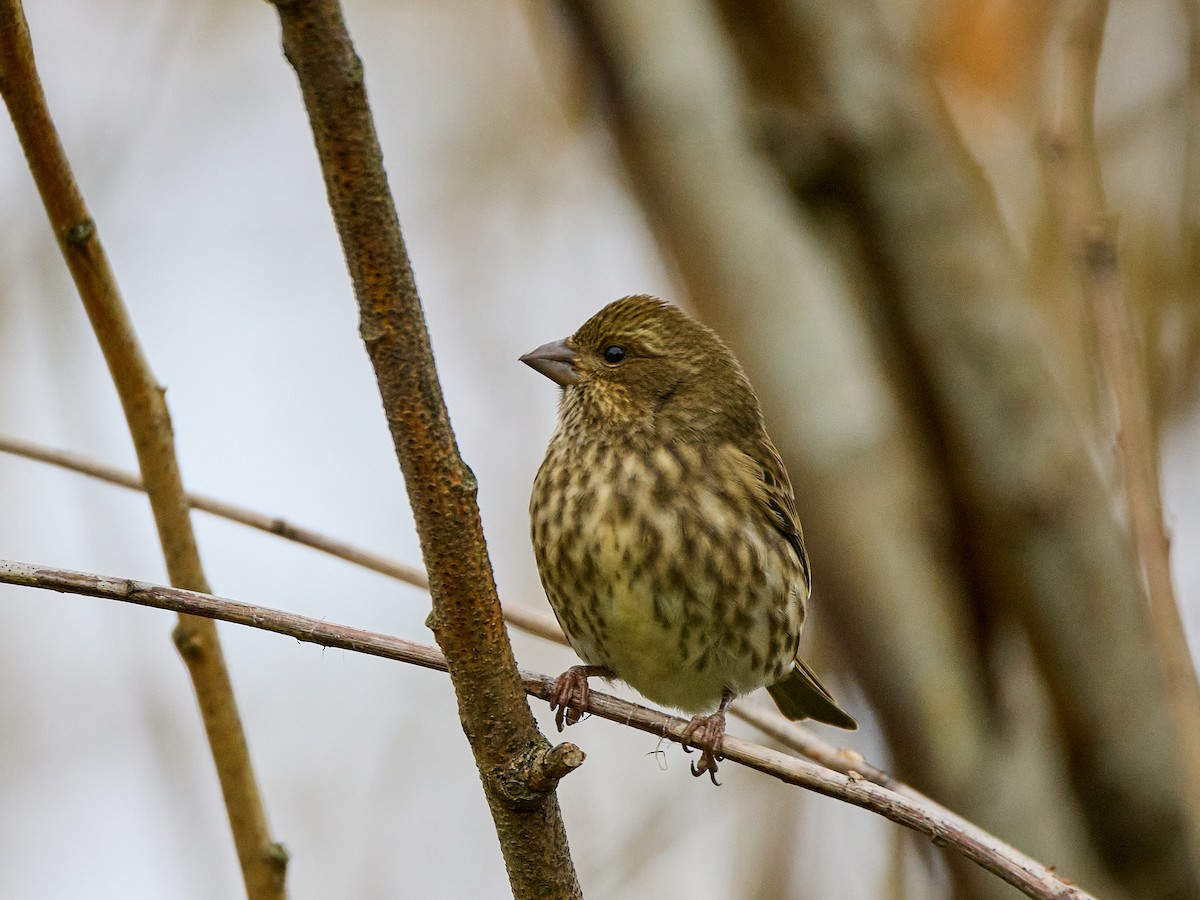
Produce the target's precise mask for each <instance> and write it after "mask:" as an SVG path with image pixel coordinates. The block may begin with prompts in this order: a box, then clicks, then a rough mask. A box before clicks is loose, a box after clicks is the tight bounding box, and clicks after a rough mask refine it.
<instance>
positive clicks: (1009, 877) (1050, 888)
mask: <svg viewBox="0 0 1200 900" xmlns="http://www.w3.org/2000/svg"><path fill="white" fill-rule="evenodd" d="M0 583H4V584H16V585H22V586H25V587H33V588H40V589H43V590H51V591H60V592H63V593H71V594H83V595H85V596H90V597H100V598H103V599H107V600H119V601H122V602H126V603H135V604H138V605H140V606H149V607H153V608H155V609H166V610H172V611H176V612H186V613H188V614H191V615H197V616H212V617H213V618H218V619H221V620H223V621H226V622H233V623H235V624H238V625H246V626H249V627H251V628H259V629H262V630H264V631H271V632H274V633H276V634H285V635H288V636H290V637H294V638H296V640H299V641H305V642H307V643H314V644H320V645H321V646H324V647H336V648H339V649H342V650H350V651H352V652H355V653H365V654H368V655H370V656H379V657H383V658H385V659H392V660H396V661H399V662H406V663H409V664H411V665H417V666H422V667H424V668H427V669H436V670H438V671H441V672H445V671H447V669H448V666H447V660H446V657H445V656H443V655H442V654H441V653H439V652H438V651H437V650H436V649H434V648H433V647H428V646H425V645H422V644H418V643H415V642H413V641H406V640H403V639H401V638H396V637H391V636H388V635H382V634H376V633H373V632H369V631H363V630H360V629H357V628H349V627H347V626H344V625H335V624H332V623H330V622H326V621H323V620H320V619H311V618H308V617H307V616H300V615H296V614H294V613H289V612H282V611H280V610H275V609H270V608H268V607H264V606H254V605H251V604H248V603H240V602H238V601H236V600H227V599H224V598H221V597H213V596H211V595H208V594H201V593H196V592H194V591H185V590H180V589H178V588H169V587H163V586H161V585H155V584H149V583H147V582H142V581H134V580H132V579H128V578H108V577H105V576H101V575H92V574H88V573H84V572H73V571H69V570H66V569H54V568H48V567H43V566H33V565H29V564H28V563H21V562H13V561H9V560H0ZM519 678H520V683H521V685H522V690H524V691H525V692H527V693H528V694H529V695H531V696H533V697H537V698H538V699H540V700H547V701H548V700H549V698H550V695H551V694H552V693H553V691H554V679H553V678H550V677H549V676H547V675H541V674H537V673H533V672H525V671H521V672H519ZM587 711H588V712H591V713H593V714H594V715H596V716H599V717H600V718H603V719H607V720H609V721H610V722H616V723H618V724H624V725H627V726H630V727H633V728H636V729H638V730H639V731H645V732H647V733H649V734H654V735H657V736H659V737H662V738H666V739H668V740H671V741H675V742H676V743H684V740H683V734H684V731H685V729H686V727H687V724H688V723H687V722H686V721H685V720H684V719H681V718H678V717H676V716H669V715H666V714H664V713H661V712H658V711H656V710H653V709H648V708H647V707H644V706H639V705H638V704H635V703H629V702H627V701H625V700H620V699H618V698H616V697H611V696H608V695H607V694H601V693H599V692H597V691H591V692H589V698H588V707H587ZM564 748H565V749H564ZM722 750H723V753H724V755H725V758H726V759H728V760H731V761H733V762H736V763H739V764H741V765H744V766H747V767H748V768H751V769H756V770H757V771H759V772H764V773H766V774H768V775H771V776H773V777H775V778H778V779H779V780H780V781H784V782H787V783H788V784H794V785H797V786H799V787H803V788H807V789H808V790H811V791H815V792H816V793H819V794H824V795H825V796H827V797H833V798H834V799H836V800H842V801H844V802H846V803H850V804H852V805H854V806H858V807H861V808H863V809H866V810H868V811H870V812H874V813H877V814H878V815H881V816H883V817H884V818H887V819H890V820H891V821H893V822H896V823H897V824H900V825H903V826H905V827H906V828H911V829H913V830H914V831H918V832H920V833H922V834H924V835H925V836H926V837H928V838H929V839H930V840H931V841H932V842H933V843H935V844H937V845H939V846H944V847H949V848H951V849H953V850H955V851H956V852H958V853H961V854H962V855H963V856H965V857H966V858H967V859H969V860H971V861H972V862H974V863H976V864H977V865H979V866H982V867H983V868H984V869H987V870H988V871H989V872H992V873H993V874H995V875H997V876H999V877H1000V878H1003V879H1004V880H1005V881H1007V882H1008V883H1009V884H1011V885H1013V886H1014V887H1016V888H1017V889H1019V890H1020V891H1022V892H1023V893H1024V894H1025V895H1026V896H1028V897H1035V898H1044V900H1094V898H1092V896H1091V895H1090V894H1088V893H1086V892H1084V891H1083V890H1081V889H1079V888H1077V887H1074V886H1073V885H1070V884H1067V883H1066V882H1064V881H1062V880H1061V879H1059V878H1058V876H1057V875H1055V874H1054V873H1053V872H1052V871H1051V870H1049V869H1047V868H1046V867H1045V866H1043V865H1042V864H1041V863H1038V862H1037V861H1035V860H1033V859H1031V858H1030V857H1028V856H1026V855H1025V854H1023V853H1021V852H1020V851H1019V850H1017V849H1015V848H1013V847H1011V846H1009V845H1008V844H1006V843H1004V842H1003V841H1001V840H999V839H997V838H996V837H994V836H993V835H991V834H988V833H987V832H986V831H984V830H983V829H981V828H978V827H977V826H975V825H973V824H972V823H970V822H968V821H967V820H965V819H963V818H962V817H961V816H958V815H956V814H954V813H952V812H950V811H949V810H946V809H944V808H942V807H939V806H937V804H934V803H931V802H930V801H928V800H925V799H924V798H921V799H915V798H911V797H907V796H904V795H901V794H898V793H896V792H895V791H892V790H889V789H888V788H886V787H882V786H880V785H877V784H874V783H872V782H870V781H867V780H865V779H864V778H863V777H862V776H861V775H860V774H858V773H857V772H851V773H850V774H848V775H844V774H841V773H838V772H833V771H830V770H829V769H826V768H824V767H822V766H819V765H817V764H815V763H811V762H808V761H807V760H802V759H797V758H795V757H793V756H788V755H786V754H783V753H779V752H777V751H775V750H771V749H769V748H767V747H763V746H760V745H758V744H754V743H751V742H750V741H745V740H742V739H740V738H735V737H731V736H726V738H725V740H724V743H723V745H722ZM540 759H541V760H542V761H543V762H542V763H538V762H536V761H535V763H534V764H533V765H532V767H531V770H532V771H535V772H539V771H542V770H543V769H545V770H550V771H551V777H552V780H557V777H561V775H562V774H566V771H570V770H572V769H574V768H576V767H578V765H579V764H580V763H581V762H582V761H583V760H582V754H580V753H579V752H578V750H577V748H574V747H573V746H572V745H569V744H563V745H560V746H559V748H554V749H553V750H549V751H546V752H545V753H544V754H543V755H542V756H541V757H540Z"/></svg>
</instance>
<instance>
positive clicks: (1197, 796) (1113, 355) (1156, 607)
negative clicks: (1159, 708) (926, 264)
mask: <svg viewBox="0 0 1200 900" xmlns="http://www.w3.org/2000/svg"><path fill="white" fill-rule="evenodd" d="M1063 15H1064V17H1063V21H1062V24H1061V29H1062V36H1061V40H1060V42H1059V44H1058V46H1057V48H1056V52H1057V57H1058V61H1059V64H1060V69H1061V79H1060V83H1059V84H1057V85H1054V86H1053V88H1054V90H1053V94H1052V99H1051V100H1050V103H1049V106H1050V107H1051V108H1050V111H1049V116H1050V117H1051V124H1050V125H1049V127H1048V135H1047V140H1046V141H1045V153H1044V154H1043V159H1044V165H1045V166H1046V169H1047V176H1048V177H1047V180H1048V181H1049V182H1050V183H1051V184H1052V185H1053V187H1054V188H1055V190H1053V191H1051V192H1050V198H1051V202H1052V203H1054V204H1055V212H1056V214H1057V219H1058V222H1059V227H1060V229H1061V231H1062V236H1063V246H1065V247H1066V248H1067V249H1068V252H1070V253H1071V254H1072V256H1073V257H1074V262H1075V264H1076V265H1075V268H1076V271H1077V273H1078V278H1079V286H1080V289H1081V291H1082V293H1083V298H1084V301H1085V303H1086V305H1087V307H1088V309H1089V310H1090V311H1091V314H1092V320H1093V323H1094V327H1095V329H1096V335H1097V340H1096V346H1097V350H1098V354H1099V357H1100V368H1101V370H1102V372H1103V377H1104V379H1105V381H1106V383H1107V389H1108V392H1109V394H1110V396H1111V401H1112V404H1113V407H1114V409H1115V412H1116V420H1117V433H1116V448H1117V462H1118V464H1119V466H1120V471H1121V480H1122V482H1123V486H1124V490H1125V502H1126V508H1127V510H1128V514H1129V527H1130V531H1131V534H1132V538H1133V543H1134V547H1135V549H1136V553H1137V558H1138V561H1139V563H1140V564H1141V569H1142V573H1143V575H1144V577H1145V586H1146V595H1147V598H1148V600H1149V603H1150V610H1151V623H1152V625H1153V628H1154V636H1155V642H1156V644H1157V646H1158V650H1159V652H1158V654H1157V655H1158V657H1159V659H1160V660H1161V662H1162V666H1163V670H1164V674H1165V677H1166V683H1167V693H1168V697H1169V700H1170V708H1171V713H1172V716H1173V718H1174V724H1175V731H1176V735H1175V736H1176V740H1177V741H1178V744H1179V746H1180V748H1181V750H1182V753H1183V757H1184V764H1185V772H1186V774H1187V780H1188V783H1187V785H1186V788H1185V789H1186V790H1187V791H1188V793H1189V795H1190V796H1191V798H1192V802H1191V803H1190V804H1188V806H1189V808H1190V809H1191V810H1192V823H1191V824H1192V828H1193V839H1194V840H1195V845H1196V846H1200V682H1198V681H1197V679H1196V670H1195V668H1194V666H1193V664H1192V657H1191V653H1190V651H1189V650H1188V645H1187V637H1186V635H1185V633H1184V630H1183V621H1182V619H1181V617H1180V615H1179V606H1178V604H1177V603H1176V600H1175V592H1174V588H1173V586H1172V584H1171V571H1170V538H1169V537H1168V535H1167V532H1166V527H1165V525H1164V523H1163V511H1162V495H1161V492H1160V485H1159V482H1160V470H1159V447H1158V442H1157V436H1156V434H1155V432H1154V426H1153V424H1152V417H1151V414H1150V405H1149V391H1148V388H1147V383H1146V381H1147V380H1146V372H1145V368H1144V366H1143V365H1142V364H1141V362H1140V358H1139V353H1138V339H1137V336H1136V334H1135V332H1134V328H1133V323H1132V322H1131V319H1130V311H1129V307H1128V304H1127V302H1126V299H1125V294H1124V289H1123V287H1122V284H1121V273H1120V269H1119V262H1118V253H1117V237H1116V220H1115V218H1114V217H1113V216H1112V215H1111V214H1110V213H1109V211H1108V209H1107V202H1106V200H1105V196H1104V184H1103V177H1102V173H1101V168H1100V156H1099V152H1098V151H1097V148H1096V135H1095V124H1094V120H1095V114H1094V110H1095V102H1096V72H1097V68H1098V66H1099V63H1100V53H1101V46H1102V44H1103V39H1104V26H1105V22H1106V20H1107V17H1108V0H1073V2H1071V3H1068V4H1067V5H1066V6H1065V8H1064V14H1063ZM1185 202H1187V201H1185Z"/></svg>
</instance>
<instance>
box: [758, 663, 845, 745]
mask: <svg viewBox="0 0 1200 900" xmlns="http://www.w3.org/2000/svg"><path fill="white" fill-rule="evenodd" d="M767 690H768V691H769V692H770V694H771V699H772V700H774V701H775V705H776V706H778V707H779V711H780V712H781V713H783V714H784V715H785V716H787V717H788V718H789V719H815V720H816V721H818V722H824V723H825V724H826V725H836V726H837V727H838V728H847V729H851V730H853V729H855V728H858V723H857V722H855V721H854V719H853V718H852V717H851V716H850V714H849V713H847V712H846V711H845V710H843V709H842V708H841V707H840V706H838V705H837V701H836V700H834V699H833V695H832V694H830V693H829V691H827V690H825V685H823V684H821V682H820V680H819V679H818V678H817V675H816V673H815V672H813V670H812V669H810V668H809V667H808V664H807V663H806V662H805V661H804V660H802V659H799V658H797V659H796V665H794V666H793V667H792V670H791V671H790V672H788V673H787V674H786V675H784V676H783V677H782V678H781V679H779V681H777V682H775V683H774V684H772V685H768V686H767Z"/></svg>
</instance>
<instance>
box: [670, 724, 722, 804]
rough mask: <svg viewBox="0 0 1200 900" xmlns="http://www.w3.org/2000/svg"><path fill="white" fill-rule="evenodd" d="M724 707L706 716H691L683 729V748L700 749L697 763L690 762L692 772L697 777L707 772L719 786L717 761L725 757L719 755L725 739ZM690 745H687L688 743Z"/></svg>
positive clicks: (688, 751)
mask: <svg viewBox="0 0 1200 900" xmlns="http://www.w3.org/2000/svg"><path fill="white" fill-rule="evenodd" d="M724 712H725V710H724V707H722V708H721V709H720V710H718V711H717V712H715V713H712V714H711V715H707V716H693V717H692V721H690V722H688V724H687V727H686V728H684V729H683V734H682V735H681V736H680V737H681V738H682V743H683V749H684V752H686V753H691V752H692V747H695V748H696V749H697V750H699V751H700V761H699V763H692V764H691V770H692V774H693V775H694V776H696V777H697V778H699V777H700V776H701V775H704V774H707V775H708V777H709V779H710V780H711V781H712V783H713V784H715V785H717V786H718V787H719V786H720V784H721V783H720V782H719V781H717V763H719V762H720V761H721V760H723V759H724V758H725V757H724V756H722V755H721V742H722V741H723V740H724V739H725V715H724ZM689 744H690V745H691V746H688V745H689Z"/></svg>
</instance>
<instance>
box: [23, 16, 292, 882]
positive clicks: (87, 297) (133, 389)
mask: <svg viewBox="0 0 1200 900" xmlns="http://www.w3.org/2000/svg"><path fill="white" fill-rule="evenodd" d="M0 93H2V94H3V96H4V101H5V103H6V104H7V105H8V110H9V114H10V115H11V117H12V120H13V125H14V126H15V128H16V132H17V136H18V138H19V139H20V141H21V147H22V148H23V150H24V151H25V158H26V160H27V162H28V164H29V169H30V172H32V174H33V178H34V181H35V182H36V183H37V188H38V191H39V193H40V194H41V197H42V202H43V204H44V205H45V207H46V214H47V216H48V218H49V220H50V226H51V228H52V229H53V230H54V234H55V237H56V238H57V239H58V244H59V247H60V249H61V250H62V253H63V257H64V258H65V259H66V263H67V268H68V269H69V270H70V272H71V277H72V278H73V279H74V281H75V286H76V288H77V289H78V291H79V296H80V298H81V299H82V301H83V305H84V309H85V310H86V311H87V315H88V318H89V319H90V320H91V323H92V329H93V330H94V331H95V334H96V339H97V340H98V341H99V343H100V348H101V350H102V351H103V353H104V358H105V361H106V362H107V364H108V369H109V372H110V373H111V374H112V378H113V383H114V385H115V386H116V389H117V393H118V395H119V396H120V400H121V406H122V408H123V409H124V411H125V419H126V421H127V422H128V425H129V431H130V434H131V435H132V437H133V444H134V448H135V450H136V452H137V458H138V465H139V467H140V468H141V471H142V477H143V479H144V480H145V484H146V492H147V494H148V496H149V498H150V506H151V509H152V511H153V513H154V521H155V525H156V526H157V528H158V536H159V542H160V543H161V545H162V549H163V554H164V556H165V559H166V565H167V572H168V574H169V575H170V579H171V582H172V584H175V585H178V586H180V587H185V588H190V589H193V590H197V591H208V590H209V587H208V582H207V580H206V579H205V576H204V570H203V568H202V566H201V564H200V554H199V551H198V550H197V548H196V540H195V536H194V534H193V533H192V527H191V522H190V520H189V517H188V506H187V502H186V500H185V498H184V491H183V482H182V478H181V477H180V473H179V466H178V462H177V459H176V456H175V444H174V436H173V434H172V431H171V418H170V413H169V411H168V409H167V404H166V400H165V398H164V396H163V393H164V392H163V389H162V388H160V387H159V386H158V383H157V381H156V380H155V378H154V376H153V374H152V372H151V371H150V365H149V363H148V362H147V360H146V357H145V355H144V354H143V352H142V348H141V346H140V344H139V343H138V339H137V335H136V333H135V332H134V329H133V323H132V322H131V321H130V318H129V314H128V312H127V310H126V309H125V305H124V302H123V301H122V299H121V294H120V291H119V289H118V287H117V283H116V279H115V277H114V275H113V272H112V269H111V268H110V266H109V262H108V257H107V255H106V253H105V252H104V248H103V246H102V245H101V243H100V238H99V235H98V234H97V229H96V223H95V222H94V221H93V220H92V218H91V215H90V214H89V212H88V209H87V206H86V205H85V203H84V200H83V196H82V194H81V193H80V191H79V188H78V186H77V185H76V183H75V178H74V175H73V174H72V172H71V167H70V163H69V162H68V160H67V157H66V153H65V152H64V150H63V147H62V144H61V142H60V141H59V138H58V133H57V131H56V130H55V127H54V123H53V121H52V119H51V118H50V111H49V109H48V108H47V105H46V98H45V95H44V93H43V91H42V86H41V82H40V80H39V78H38V74H37V68H36V65H35V62H34V58H33V46H32V43H31V41H30V37H29V29H28V25H27V23H26V21H25V14H24V10H23V9H22V7H21V3H20V0H0ZM174 640H175V645H176V647H177V648H178V649H179V652H180V655H181V656H182V657H183V659H184V662H185V663H186V664H187V667H188V672H189V674H190V676H191V679H192V686H193V688H194V690H195V693H196V700H197V702H198V705H199V707H200V713H201V716H202V718H203V720H204V727H205V731H206V733H207V736H208V742H209V746H210V748H211V750H212V755H213V761H214V762H215V764H216V768H217V777H218V780H219V781H220V784H221V791H222V794H223V796H224V799H225V808H226V811H227V813H228V815H229V822H230V827H231V829H232V832H233V839H234V843H235V845H236V847H237V854H238V860H239V862H240V864H241V869H242V877H243V880H244V882H245V885H246V892H247V894H248V895H249V896H250V897H252V898H256V900H258V898H262V900H279V898H283V897H284V896H286V894H285V889H284V882H285V876H286V869H287V853H286V851H285V850H284V849H283V847H282V846H281V845H280V844H277V843H275V842H274V841H273V840H272V839H271V835H270V831H269V828H268V825H267V816H266V811H265V809H264V808H263V804H262V799H261V796H260V794H259V790H258V783H257V780H256V778H255V775H254V769H253V767H252V764H251V761H250V751H249V748H248V747H247V744H246V736H245V732H244V729H243V727H242V722H241V718H240V716H239V714H238V710H237V702H236V700H235V698H234V694H233V686H232V684H231V683H230V680H229V673H228V671H227V669H226V667H225V660H224V657H223V655H222V652H221V645H220V642H219V640H218V638H217V631H216V626H215V625H214V624H213V622H211V621H210V620H208V619H198V618H194V617H191V616H187V615H181V617H180V619H179V623H178V625H177V626H176V628H175V633H174Z"/></svg>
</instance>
